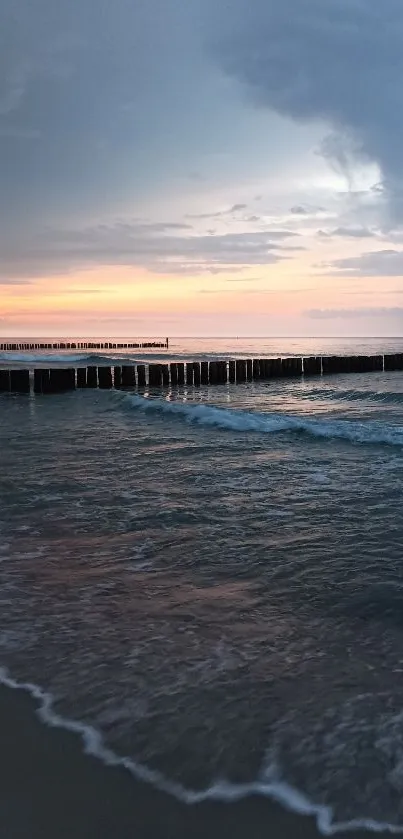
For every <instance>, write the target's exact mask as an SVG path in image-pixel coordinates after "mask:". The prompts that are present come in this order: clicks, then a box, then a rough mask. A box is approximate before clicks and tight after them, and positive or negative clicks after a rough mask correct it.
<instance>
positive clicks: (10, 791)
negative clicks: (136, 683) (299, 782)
mask: <svg viewBox="0 0 403 839" xmlns="http://www.w3.org/2000/svg"><path fill="white" fill-rule="evenodd" d="M0 743H1V752H0V765H1V773H0V774H1V779H2V782H1V786H0V812H1V831H0V835H1V836H2V837H4V839H73V837H74V839H112V837H113V838H114V839H134V837H137V839H187V838H188V837H189V836H192V837H196V839H199V838H200V839H205V837H207V836H209V837H217V839H222V837H228V839H229V837H233V839H244V837H248V838H249V837H250V839H268V837H270V839H316V837H319V836H320V833H319V832H318V830H317V829H316V826H315V822H314V820H313V819H311V818H307V817H303V818H301V817H300V816H296V815H293V814H292V813H288V812H286V811H285V810H284V809H283V808H282V807H280V806H279V805H277V804H275V803H273V802H271V801H270V800H268V799H267V798H263V797H258V796H253V797H249V798H245V799H243V800H241V801H238V802H234V803H223V802H221V803H220V802H204V803H202V804H196V805H186V804H183V803H181V802H179V801H177V800H175V799H174V798H173V797H172V796H169V795H167V794H165V793H163V792H160V791H158V790H157V789H154V788H153V787H152V786H151V785H149V784H145V783H141V782H140V781H138V780H136V779H134V778H133V777H132V776H131V775H130V773H129V772H128V771H126V770H125V769H123V768H119V767H107V766H105V765H103V764H102V762H101V761H100V760H98V759H97V758H95V757H93V756H91V755H85V754H84V753H83V744H82V741H81V738H80V736H79V735H75V734H73V733H71V732H66V731H63V730H62V729H57V728H49V727H47V726H45V725H43V724H42V723H41V721H40V720H39V719H38V717H37V716H36V714H35V701H34V700H33V699H31V697H29V695H28V694H27V693H25V692H23V691H16V690H11V689H9V688H6V687H1V688H0ZM343 835H344V836H345V839H358V837H363V836H365V835H368V834H366V833H365V832H354V833H351V832H349V833H344V834H343ZM377 835H378V836H380V837H381V836H385V837H386V836H388V835H390V834H381V833H378V834H377Z"/></svg>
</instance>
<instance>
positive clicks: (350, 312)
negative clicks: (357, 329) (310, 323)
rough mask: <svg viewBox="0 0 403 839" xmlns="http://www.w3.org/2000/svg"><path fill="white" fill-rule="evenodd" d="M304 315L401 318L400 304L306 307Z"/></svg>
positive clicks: (313, 316)
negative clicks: (352, 307) (333, 307)
mask: <svg viewBox="0 0 403 839" xmlns="http://www.w3.org/2000/svg"><path fill="white" fill-rule="evenodd" d="M304 315H305V316H306V317H308V318H312V319H313V320H346V319H348V320H355V319H356V318H391V317H392V318H399V319H400V318H402V317H403V307H402V306H393V307H388V306H374V307H370V306H362V307H359V308H357V309H308V310H307V311H306V312H304Z"/></svg>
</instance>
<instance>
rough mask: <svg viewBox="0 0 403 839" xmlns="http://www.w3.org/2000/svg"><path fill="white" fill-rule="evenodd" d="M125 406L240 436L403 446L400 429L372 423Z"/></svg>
mask: <svg viewBox="0 0 403 839" xmlns="http://www.w3.org/2000/svg"><path fill="white" fill-rule="evenodd" d="M123 399H124V400H125V403H126V405H128V406H129V407H131V408H133V409H134V410H138V411H143V412H145V413H151V414H153V413H154V414H160V415H163V416H164V415H166V416H171V417H178V418H179V419H182V420H184V421H185V422H187V423H189V424H196V425H201V426H206V427H209V426H210V427H214V428H220V429H222V430H224V431H233V432H237V433H239V434H242V433H247V432H255V433H257V434H280V433H291V434H299V435H300V434H305V435H308V436H310V437H313V438H316V439H322V440H323V439H325V440H329V441H331V440H344V441H346V442H349V443H359V444H365V445H388V446H398V447H402V446H403V426H400V425H387V424H384V423H377V422H372V421H367V422H359V421H357V420H344V419H316V418H308V419H307V418H305V417H302V416H297V415H291V414H282V413H263V412H259V411H256V412H255V411H245V410H239V409H237V408H221V407H216V406H215V405H210V404H207V403H197V404H194V403H193V404H190V403H187V402H182V401H180V400H177V399H170V398H168V399H157V398H155V399H154V398H149V397H146V396H138V395H137V394H130V393H127V394H124V396H123Z"/></svg>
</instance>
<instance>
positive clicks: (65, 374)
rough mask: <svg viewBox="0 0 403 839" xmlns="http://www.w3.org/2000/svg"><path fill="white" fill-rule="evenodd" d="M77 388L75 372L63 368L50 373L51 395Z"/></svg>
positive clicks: (52, 370)
mask: <svg viewBox="0 0 403 839" xmlns="http://www.w3.org/2000/svg"><path fill="white" fill-rule="evenodd" d="M75 387H76V371H75V370H73V369H67V368H66V367H61V368H59V369H54V368H52V369H51V370H50V371H49V391H48V392H49V393H63V392H64V391H66V390H75Z"/></svg>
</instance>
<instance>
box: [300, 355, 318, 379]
mask: <svg viewBox="0 0 403 839" xmlns="http://www.w3.org/2000/svg"><path fill="white" fill-rule="evenodd" d="M303 365H304V376H320V374H321V373H322V358H321V357H320V356H316V355H311V356H309V357H308V358H304V359H303Z"/></svg>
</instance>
